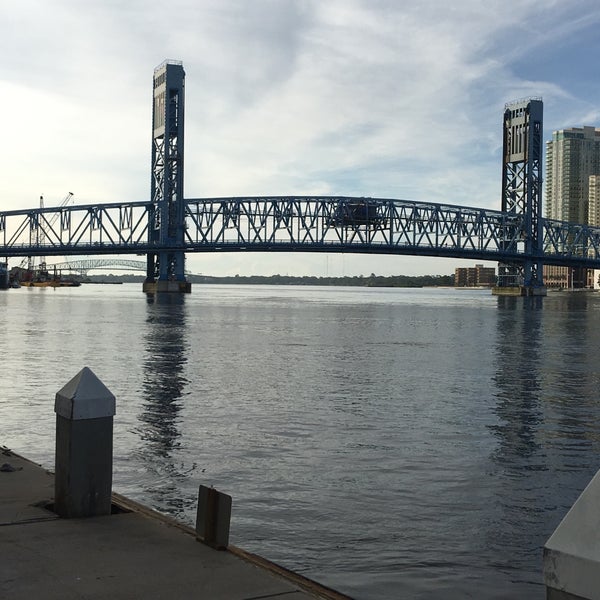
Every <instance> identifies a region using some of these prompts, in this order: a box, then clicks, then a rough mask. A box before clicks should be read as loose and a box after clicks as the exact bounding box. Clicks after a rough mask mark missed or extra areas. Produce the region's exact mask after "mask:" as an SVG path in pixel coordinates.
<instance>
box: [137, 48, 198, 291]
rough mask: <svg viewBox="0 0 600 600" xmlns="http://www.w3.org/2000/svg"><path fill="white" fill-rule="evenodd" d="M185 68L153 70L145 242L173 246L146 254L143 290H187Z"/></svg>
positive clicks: (169, 65)
mask: <svg viewBox="0 0 600 600" xmlns="http://www.w3.org/2000/svg"><path fill="white" fill-rule="evenodd" d="M184 91H185V71H184V70H183V65H182V63H181V62H180V61H171V60H166V61H165V62H163V63H162V64H161V65H159V66H158V67H156V69H155V70H154V78H153V107H152V182H151V201H152V208H151V215H150V223H149V227H148V238H149V242H150V243H151V244H152V243H155V244H160V245H161V246H163V247H165V246H170V247H171V248H172V250H168V251H165V250H161V251H160V252H156V253H152V252H149V253H148V258H147V270H146V282H145V283H144V290H145V291H148V292H154V291H158V292H161V291H173V292H189V291H191V286H190V284H189V282H187V281H186V278H185V254H184V252H183V250H182V249H181V248H183V241H184V231H185V201H184V196H183V165H184V154H183V151H184V105H185V97H184V96H185V95H184Z"/></svg>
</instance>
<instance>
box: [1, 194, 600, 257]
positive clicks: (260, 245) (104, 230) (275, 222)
mask: <svg viewBox="0 0 600 600" xmlns="http://www.w3.org/2000/svg"><path fill="white" fill-rule="evenodd" d="M153 217H156V215H155V214H154V213H153V207H152V204H151V203H148V202H133V203H112V204H90V205H83V206H70V207H57V208H51V207H48V208H36V209H27V210H17V211H6V212H0V256H7V257H10V256H35V255H37V256H40V255H41V256H52V255H100V254H134V253H136V254H143V253H145V252H157V251H160V250H182V251H185V252H218V251H226V250H229V251H244V250H246V251H286V252H290V251H293V252H297V251H308V252H361V253H379V254H418V255H428V256H446V257H455V258H467V259H477V260H497V261H513V262H519V261H521V262H523V261H525V260H526V259H531V258H535V259H541V260H542V261H543V262H544V263H548V264H564V265H571V266H588V267H599V268H600V228H593V227H589V226H586V225H578V224H573V223H564V222H560V221H550V220H542V227H543V252H542V253H541V254H540V256H536V257H528V256H527V255H526V253H525V242H526V239H525V235H524V233H523V232H524V231H525V230H526V228H525V227H524V224H523V216H522V215H518V214H513V213H504V212H502V211H495V210H488V209H483V208H472V207H464V206H455V205H447V204H435V203H425V202H413V201H408V200H394V199H386V198H354V197H346V196H273V197H246V198H233V197H230V198H199V199H189V200H186V202H185V223H184V227H185V234H184V243H183V245H182V246H181V247H177V248H172V247H168V248H166V247H165V248H162V246H160V245H159V244H158V243H150V242H149V241H148V239H149V235H148V227H149V223H152V222H153V221H152V218H153Z"/></svg>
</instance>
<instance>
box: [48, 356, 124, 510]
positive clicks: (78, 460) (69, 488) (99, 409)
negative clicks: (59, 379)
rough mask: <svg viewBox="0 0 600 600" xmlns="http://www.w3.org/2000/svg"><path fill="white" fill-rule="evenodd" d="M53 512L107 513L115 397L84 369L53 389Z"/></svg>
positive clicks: (109, 493) (109, 495) (110, 484)
mask: <svg viewBox="0 0 600 600" xmlns="http://www.w3.org/2000/svg"><path fill="white" fill-rule="evenodd" d="M54 411H55V412H56V463H55V471H56V473H55V478H54V511H55V512H56V513H57V514H58V515H59V516H61V517H66V518H74V517H93V516H100V515H109V514H110V511H111V494H112V448H113V417H114V415H115V397H114V395H113V394H112V393H111V392H110V391H109V390H108V389H107V388H106V386H105V385H104V384H103V383H102V382H101V381H100V380H99V379H98V378H97V377H96V375H94V373H93V372H92V371H91V370H90V369H89V368H88V367H84V368H83V369H82V370H81V371H80V372H79V373H78V374H77V375H76V376H75V377H73V379H71V381H69V382H68V383H67V384H66V385H65V386H64V387H63V388H62V389H61V390H60V391H59V392H57V393H56V400H55V404H54Z"/></svg>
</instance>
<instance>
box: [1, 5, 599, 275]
mask: <svg viewBox="0 0 600 600" xmlns="http://www.w3.org/2000/svg"><path fill="white" fill-rule="evenodd" d="M599 25H600V3H598V2H597V0H569V2H565V1H564V0H557V1H555V0H518V1H516V0H502V1H500V0H455V1H454V2H447V0H419V1H418V2H408V1H405V0H170V1H169V2H156V1H154V0H128V2H122V1H121V0H118V1H117V0H103V1H102V2H100V1H98V0H87V1H86V2H83V1H81V0H19V1H18V2H6V1H4V2H2V3H0V48H1V51H2V61H1V62H0V98H1V99H2V100H1V102H2V105H3V108H4V110H3V114H4V124H3V125H4V126H3V131H4V134H3V140H2V144H1V145H0V162H1V164H2V177H1V179H0V210H10V209H16V208H28V207H31V206H36V205H37V203H38V198H39V196H40V194H43V195H44V198H45V203H46V205H47V206H51V205H53V204H55V205H58V204H60V202H61V201H62V199H63V198H64V197H65V195H66V194H67V192H73V193H74V195H75V196H74V200H75V202H76V203H77V204H85V203H90V202H119V201H123V202H125V201H133V200H147V199H149V192H150V152H151V126H150V123H151V108H152V102H151V98H152V74H153V70H154V68H155V67H156V66H157V65H158V64H160V63H161V62H162V61H163V60H164V59H166V58H168V59H175V60H181V61H183V65H184V68H185V71H186V139H185V159H186V164H185V195H186V197H188V198H198V197H211V196H243V195H271V194H272V195H277V194H286V195H301V194H331V195H353V196H372V197H386V198H402V199H411V200H420V201H431V202H445V203H451V204H464V205H469V206H477V207H487V208H499V207H500V186H501V177H500V176H501V157H500V153H501V145H502V111H503V108H504V104H505V103H506V102H510V101H512V100H515V99H518V98H523V97H528V96H541V97H542V98H543V100H544V130H545V135H544V138H545V139H549V138H550V137H551V134H552V131H553V130H556V129H560V128H564V127H573V126H582V125H594V126H600V66H599V65H600V61H599V57H600V36H599V35H598V31H599ZM455 266H461V262H460V261H456V260H448V259H446V260H442V259H422V258H416V257H391V256H390V257H368V256H360V255H350V254H349V255H330V256H325V255H318V256H315V255H310V254H294V255H284V254H274V255H270V254H243V255H241V254H230V255H225V256H223V255H219V257H216V256H214V257H213V256H211V255H207V256H204V255H203V256H193V255H189V256H188V267H189V268H190V269H191V270H192V271H194V272H202V273H206V274H235V273H240V274H272V273H281V274H286V273H288V274H297V275H308V274H318V275H321V274H323V275H324V274H329V275H342V274H345V275H355V274H367V275H368V274H369V273H371V272H375V273H377V274H382V275H389V274H401V273H402V274H423V273H433V274H436V273H439V274H447V273H451V272H453V271H454V267H455ZM463 266H464V265H463Z"/></svg>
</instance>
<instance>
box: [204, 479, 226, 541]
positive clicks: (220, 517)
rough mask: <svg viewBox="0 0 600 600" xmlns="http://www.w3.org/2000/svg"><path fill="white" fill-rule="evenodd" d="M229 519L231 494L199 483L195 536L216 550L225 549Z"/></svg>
mask: <svg viewBox="0 0 600 600" xmlns="http://www.w3.org/2000/svg"><path fill="white" fill-rule="evenodd" d="M230 521H231V496H228V495H227V494H223V492H218V491H217V490H215V489H214V488H212V487H210V488H209V487H206V486H204V485H201V486H200V489H199V490H198V512H197V514H196V538H197V539H199V540H200V541H201V542H204V543H205V544H208V545H209V546H212V547H213V548H216V549H217V550H226V549H227V546H228V545H229V525H230Z"/></svg>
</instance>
